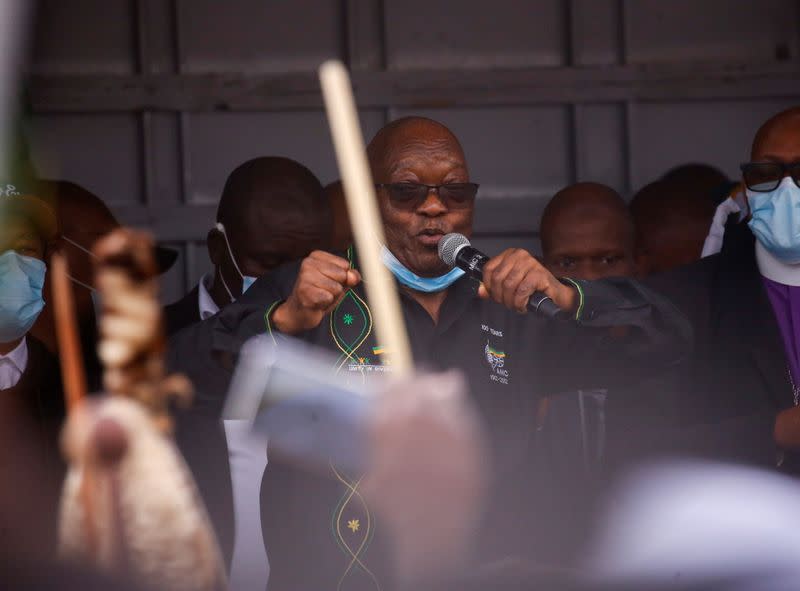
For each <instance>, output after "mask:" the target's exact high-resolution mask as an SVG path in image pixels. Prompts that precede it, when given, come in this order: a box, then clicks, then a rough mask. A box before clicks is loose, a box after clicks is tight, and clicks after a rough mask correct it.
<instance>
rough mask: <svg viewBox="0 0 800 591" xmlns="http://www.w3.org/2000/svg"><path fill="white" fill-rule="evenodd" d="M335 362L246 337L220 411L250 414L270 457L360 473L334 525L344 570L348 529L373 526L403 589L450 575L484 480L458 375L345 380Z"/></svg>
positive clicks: (472, 535)
mask: <svg viewBox="0 0 800 591" xmlns="http://www.w3.org/2000/svg"><path fill="white" fill-rule="evenodd" d="M332 363H333V360H332V359H330V358H329V356H328V355H326V354H324V353H323V352H321V351H319V350H317V349H315V348H314V347H311V346H309V345H307V344H305V343H303V342H300V341H295V340H293V339H290V338H281V340H280V342H279V344H277V345H276V344H274V343H273V342H272V340H271V338H269V337H256V338H254V339H252V340H251V341H249V342H248V343H247V344H246V346H245V347H244V348H243V349H242V355H241V358H240V362H239V365H238V366H237V369H236V373H235V375H234V380H233V382H232V386H231V390H230V392H229V394H228V405H227V407H226V410H225V416H226V418H228V419H239V420H252V419H253V418H254V417H255V422H254V425H255V429H256V431H258V432H259V434H260V435H266V436H267V437H268V438H269V446H270V447H269V449H270V458H271V459H270V462H276V461H277V462H288V463H291V464H297V465H301V466H303V467H304V468H306V469H307V470H308V471H310V472H315V473H316V474H318V475H319V476H320V477H322V476H323V475H327V474H329V471H330V470H331V466H336V469H335V474H338V475H344V474H363V477H362V478H357V479H354V481H353V482H354V484H351V485H350V486H352V489H351V490H352V492H351V494H350V495H348V501H346V502H345V503H344V505H343V506H342V511H341V515H345V516H347V519H345V521H344V522H342V521H341V518H339V519H338V520H337V521H335V522H334V524H333V527H334V528H336V529H337V530H338V531H339V532H340V533H339V536H340V543H342V544H344V547H345V548H349V549H350V550H349V551H350V552H351V553H352V556H350V558H348V559H347V561H351V565H350V568H355V566H356V565H357V564H358V562H359V561H360V558H359V552H360V551H361V550H360V549H359V548H358V547H356V546H353V545H352V544H353V542H352V540H351V539H350V538H351V537H352V536H349V535H345V534H348V533H352V534H353V535H356V534H359V535H362V534H363V536H364V539H367V538H368V537H369V536H371V535H372V532H373V531H374V530H375V528H376V527H378V528H379V529H380V530H381V531H384V532H387V533H388V536H389V538H390V540H391V548H392V554H391V556H390V557H388V559H389V561H390V562H391V563H392V565H393V567H394V572H395V576H396V579H397V581H398V582H399V583H400V584H401V586H404V587H409V588H411V587H413V586H414V585H416V584H418V583H420V582H422V581H425V582H431V581H441V580H446V579H449V578H451V577H453V576H455V575H456V574H458V573H460V571H461V570H462V569H463V568H464V567H465V566H466V565H467V564H468V562H469V561H470V560H471V559H472V551H473V550H474V543H475V541H476V536H477V528H478V523H479V521H480V519H481V516H482V513H483V509H484V500H485V494H486V489H487V485H488V482H487V475H486V474H485V473H484V471H483V469H482V466H485V465H486V457H487V453H488V452H487V444H486V437H485V434H484V431H483V426H482V424H481V422H480V419H479V418H478V414H477V411H476V410H475V407H474V405H473V404H472V402H471V401H470V399H469V398H468V397H467V394H466V393H467V386H466V383H465V380H464V377H463V376H462V374H461V373H460V372H458V371H448V372H444V373H436V374H432V373H427V374H425V373H423V374H416V375H412V376H410V377H405V378H399V379H394V380H388V379H380V377H379V376H375V377H373V378H371V380H370V381H369V382H367V383H366V384H364V383H361V382H360V381H356V384H353V383H348V381H347V380H345V379H344V378H342V377H341V376H336V375H334V374H333V373H332V372H331V371H330V367H331V365H332ZM267 474H268V476H267V477H269V469H268V471H267ZM340 478H343V476H340ZM305 494H308V495H311V496H312V497H313V495H314V494H315V491H313V490H306V491H305ZM362 497H363V501H360V499H362ZM351 501H352V504H353V505H357V504H358V503H359V502H364V503H366V506H368V507H371V509H372V512H373V515H374V517H375V519H376V520H377V521H379V522H380V525H379V526H376V525H375V524H374V523H372V522H371V521H370V520H368V519H364V520H363V522H362V520H361V519H360V518H359V519H354V518H353V515H355V514H356V513H355V508H354V507H350V506H349V503H350V502H351ZM297 502H299V501H297ZM348 528H349V530H350V532H348V531H347V530H348ZM421 532H424V535H421ZM284 533H285V532H284ZM284 533H282V534H281V535H284ZM286 544H287V546H288V545H290V544H291V543H290V542H289V541H287V542H286ZM276 552H277V549H276Z"/></svg>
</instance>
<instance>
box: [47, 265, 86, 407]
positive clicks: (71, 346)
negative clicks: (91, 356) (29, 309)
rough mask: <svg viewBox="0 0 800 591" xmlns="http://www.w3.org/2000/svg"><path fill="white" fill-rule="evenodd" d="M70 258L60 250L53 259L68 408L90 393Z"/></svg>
mask: <svg viewBox="0 0 800 591" xmlns="http://www.w3.org/2000/svg"><path fill="white" fill-rule="evenodd" d="M67 273H68V271H67V261H66V259H65V258H64V257H63V255H60V254H58V253H56V254H54V255H53V256H52V258H51V259H50V278H51V279H52V281H53V308H54V317H55V325H56V338H57V339H58V356H59V358H60V361H61V379H62V381H63V382H64V393H65V396H66V400H67V412H72V410H73V409H75V407H76V406H77V405H78V404H79V403H80V401H81V400H83V398H84V397H85V396H86V373H85V371H84V368H83V356H82V355H81V343H80V339H79V338H78V328H77V325H78V323H77V322H76V320H75V304H74V303H73V301H72V289H71V287H70V284H69V277H68V274H67Z"/></svg>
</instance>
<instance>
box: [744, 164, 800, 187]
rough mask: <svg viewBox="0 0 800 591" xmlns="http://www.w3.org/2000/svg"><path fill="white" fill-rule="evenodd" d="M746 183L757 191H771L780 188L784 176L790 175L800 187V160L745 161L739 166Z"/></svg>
mask: <svg viewBox="0 0 800 591" xmlns="http://www.w3.org/2000/svg"><path fill="white" fill-rule="evenodd" d="M739 168H740V169H741V171H742V177H743V178H744V184H745V185H747V188H748V189H750V190H751V191H755V192H756V193H769V192H771V191H774V190H775V189H777V188H778V185H780V184H781V181H782V180H783V177H785V176H786V175H789V176H790V177H792V180H793V181H794V184H795V185H797V186H798V187H800V162H792V163H791V164H784V163H783V162H745V163H744V164H742V165H741V166H740V167H739Z"/></svg>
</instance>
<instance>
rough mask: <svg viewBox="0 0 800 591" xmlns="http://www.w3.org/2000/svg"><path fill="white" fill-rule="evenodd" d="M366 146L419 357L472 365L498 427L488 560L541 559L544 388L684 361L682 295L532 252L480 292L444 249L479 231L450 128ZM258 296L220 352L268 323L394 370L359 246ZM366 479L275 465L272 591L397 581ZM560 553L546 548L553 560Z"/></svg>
mask: <svg viewBox="0 0 800 591" xmlns="http://www.w3.org/2000/svg"><path fill="white" fill-rule="evenodd" d="M367 152H368V157H369V162H370V167H371V169H372V175H373V180H374V182H375V183H376V187H377V196H378V200H379V205H380V212H381V216H382V219H383V223H384V229H385V235H386V244H385V245H380V244H376V245H375V248H380V249H382V255H383V260H384V262H385V264H386V265H387V267H388V268H389V269H390V270H391V271H392V273H393V275H394V277H395V278H396V280H397V284H398V289H399V292H400V295H401V306H402V311H403V315H404V318H405V322H406V326H407V327H408V333H409V337H410V340H411V346H412V352H413V356H414V359H415V362H416V363H417V365H418V366H420V367H425V368H429V369H434V370H444V369H450V368H457V369H460V370H461V371H462V372H463V373H464V375H465V377H466V381H467V383H468V384H469V387H470V396H471V397H472V399H473V400H474V401H475V403H476V406H477V408H478V410H479V412H480V415H481V417H482V419H483V421H484V423H485V425H486V427H487V431H488V434H489V438H490V444H491V452H492V453H491V458H492V460H491V463H490V465H487V466H486V468H485V469H486V473H487V474H489V480H490V482H491V484H492V487H493V492H492V495H491V499H492V501H491V505H492V507H493V509H491V510H487V515H486V518H485V522H486V524H487V527H485V528H483V531H482V533H481V535H480V539H479V543H480V544H479V545H480V547H481V549H482V553H481V555H480V557H481V560H492V559H497V558H500V557H504V556H508V555H510V554H517V555H520V554H523V553H525V552H529V551H536V550H535V549H534V550H532V547H531V546H529V545H528V544H529V540H525V542H522V540H523V539H525V534H526V532H524V531H514V530H515V525H516V526H518V528H524V526H522V525H521V524H522V523H524V521H521V520H520V519H521V513H520V511H519V510H518V509H519V508H520V507H524V506H525V505H526V504H529V503H533V500H532V499H531V498H529V497H528V496H527V495H528V493H527V490H528V489H527V488H526V487H525V486H524V483H527V482H530V478H529V475H530V473H531V472H532V471H533V470H534V467H533V466H531V465H530V462H529V461H528V452H529V445H530V439H531V435H532V431H533V429H534V425H535V408H536V399H537V397H538V396H539V394H540V393H542V394H548V393H551V392H554V391H567V390H570V389H572V390H574V389H577V388H587V389H588V388H591V387H593V386H602V387H609V385H610V384H614V383H625V384H630V383H632V382H635V381H636V380H637V379H638V377H639V376H643V375H652V374H653V373H654V372H657V371H658V370H659V369H663V368H666V367H670V366H673V365H674V362H675V361H676V360H677V359H679V358H680V357H681V356H682V355H683V354H684V352H685V349H686V348H688V341H689V329H688V328H687V325H686V323H685V321H684V319H683V317H682V316H681V315H680V314H679V313H678V312H677V311H676V310H675V308H674V307H673V306H672V305H671V304H670V303H669V302H667V301H666V300H664V299H662V298H661V297H659V296H657V295H655V294H653V293H652V292H649V291H647V290H646V289H645V288H643V287H642V286H640V285H639V284H637V283H635V282H633V281H630V280H627V279H622V278H620V279H610V280H604V281H597V282H585V281H573V280H568V279H564V280H560V279H558V278H556V277H554V276H553V275H552V274H551V273H550V272H549V271H547V270H546V269H545V268H544V267H543V266H542V265H541V264H540V263H539V262H538V261H537V260H536V259H535V258H534V257H533V256H532V255H531V254H530V253H528V252H527V251H525V250H522V249H514V248H512V249H508V250H506V251H504V252H503V253H501V254H499V255H498V256H495V257H493V258H490V259H489V260H488V261H485V263H484V264H483V268H482V280H481V282H480V283H479V282H478V281H476V280H475V279H473V278H471V277H469V276H467V275H466V274H465V272H464V271H463V270H461V269H459V268H458V267H455V268H450V267H448V265H447V264H445V263H444V262H443V261H442V259H441V258H440V256H439V253H438V246H439V242H440V240H441V239H442V238H443V237H444V236H445V235H447V234H450V233H458V234H463V235H464V236H466V237H469V236H470V234H471V232H472V224H473V213H474V208H475V197H476V194H477V192H478V185H477V184H475V183H473V182H472V181H471V179H470V176H469V171H468V168H467V163H466V159H465V157H464V152H463V150H462V147H461V145H460V143H459V141H458V140H457V139H456V137H455V136H454V135H453V133H452V132H451V131H450V130H449V129H447V128H446V127H445V126H444V125H442V124H440V123H437V122H435V121H433V120H430V119H426V118H421V117H408V118H404V119H400V120H397V121H394V122H392V123H390V124H388V125H387V126H386V127H384V128H383V129H381V130H380V131H379V132H378V133H377V135H376V136H375V137H374V139H373V140H372V142H370V144H369V146H368V148H367ZM275 277H283V278H284V279H282V280H281V281H278V280H276V279H275ZM287 277H290V279H287ZM251 291H252V293H250V292H248V294H245V296H243V297H242V298H241V299H240V300H239V301H237V302H236V303H235V304H233V305H231V306H229V308H228V309H226V310H225V311H223V312H222V314H220V316H219V317H218V318H216V319H214V327H213V331H212V332H213V335H214V336H213V337H212V342H213V345H212V347H213V348H216V349H219V350H227V351H228V352H229V353H234V354H235V353H237V347H239V346H240V345H241V343H242V342H244V340H246V339H247V338H249V337H250V336H253V334H255V333H257V332H264V331H265V330H266V332H268V333H271V334H272V335H273V336H274V337H275V338H276V341H277V342H278V343H279V345H278V346H280V336H279V335H281V334H282V335H292V336H295V337H299V338H302V339H304V340H306V341H308V342H311V343H313V344H316V345H319V346H322V347H324V348H326V349H329V350H332V351H333V352H335V353H336V354H338V361H337V362H336V364H335V366H334V367H332V368H331V371H334V372H337V373H339V374H340V375H341V374H344V375H347V376H351V377H353V378H354V379H358V380H362V379H364V378H366V379H369V376H371V375H375V374H380V373H384V372H387V371H391V367H392V366H391V360H392V343H383V342H378V341H376V339H375V333H374V330H373V326H372V316H371V313H370V310H369V305H368V304H369V303H368V302H367V299H366V296H365V295H364V289H363V285H362V282H361V275H360V273H359V267H358V256H357V253H355V252H354V251H353V249H351V250H349V251H348V253H347V254H346V255H345V256H336V255H334V254H331V253H328V252H323V251H316V252H313V253H312V254H311V255H309V256H308V257H307V258H306V259H304V260H303V261H302V262H301V263H300V265H299V269H297V271H296V273H290V274H287V273H280V274H277V275H274V276H273V277H272V278H265V279H263V280H260V281H259V282H257V283H256V286H254V288H253V290H251ZM533 294H537V297H542V296H546V297H547V298H549V300H552V304H554V305H555V306H557V307H558V308H559V309H560V310H561V311H562V314H561V315H562V316H563V317H564V318H565V319H566V320H550V319H547V318H545V317H543V316H542V315H540V314H536V313H527V312H528V309H529V300H530V298H531V296H532V295H533ZM268 300H272V301H268ZM620 325H629V326H631V327H632V330H629V331H628V336H627V337H626V339H622V340H615V341H614V342H613V346H610V345H609V341H608V339H607V331H606V330H599V329H602V328H606V327H609V326H620ZM189 373H191V371H190V372H189ZM195 381H196V383H197V381H198V380H197V379H196V380H195ZM201 386H202V384H201ZM358 482H359V475H353V474H350V475H343V474H340V473H336V474H332V475H331V477H330V478H329V479H325V478H321V477H317V476H311V475H305V474H303V473H302V472H301V470H300V469H299V468H295V467H293V466H289V465H287V464H283V463H280V462H278V461H275V459H274V458H271V459H270V464H269V465H268V468H267V471H266V474H265V477H264V483H263V486H262V512H263V513H264V525H263V528H264V535H265V542H266V547H267V552H268V554H269V561H270V566H271V574H270V587H271V588H273V589H333V588H340V589H360V588H372V589H377V588H386V587H387V586H390V581H389V578H388V577H389V573H388V571H387V568H388V566H387V565H386V564H384V562H383V558H382V554H383V552H382V550H381V545H382V540H381V534H380V531H381V530H380V526H378V528H377V529H376V527H375V523H373V521H372V519H373V518H374V515H371V513H370V511H369V508H368V507H366V506H365V504H364V503H363V500H362V498H361V497H360V495H359V494H358V490H357V488H358ZM442 502H443V503H446V502H447V500H446V499H442ZM495 507H496V508H497V510H495V509H494V508H495ZM419 535H420V536H421V539H422V538H424V536H425V532H424V531H420V532H419ZM523 545H524V547H523ZM546 545H549V544H546ZM556 546H557V544H553V547H552V548H545V550H548V551H552V552H551V553H552V554H556V553H557V552H558V549H557V547H556ZM539 557H540V558H541V555H540V556H539Z"/></svg>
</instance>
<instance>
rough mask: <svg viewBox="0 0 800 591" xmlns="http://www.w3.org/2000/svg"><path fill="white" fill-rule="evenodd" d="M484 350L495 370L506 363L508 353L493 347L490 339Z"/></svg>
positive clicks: (487, 359)
mask: <svg viewBox="0 0 800 591" xmlns="http://www.w3.org/2000/svg"><path fill="white" fill-rule="evenodd" d="M484 352H485V353H486V361H488V362H489V365H490V366H491V367H492V369H493V370H494V371H497V370H498V369H500V368H501V367H503V366H504V365H505V364H506V354H505V353H503V352H502V351H498V350H497V349H493V348H492V346H491V345H490V344H489V343H488V341H487V343H486V349H484Z"/></svg>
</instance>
